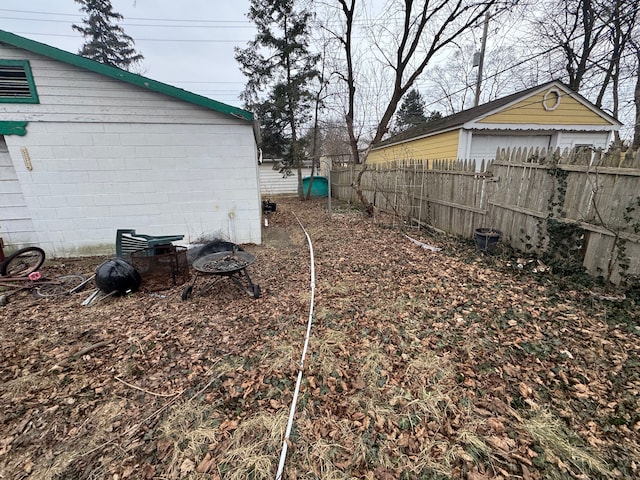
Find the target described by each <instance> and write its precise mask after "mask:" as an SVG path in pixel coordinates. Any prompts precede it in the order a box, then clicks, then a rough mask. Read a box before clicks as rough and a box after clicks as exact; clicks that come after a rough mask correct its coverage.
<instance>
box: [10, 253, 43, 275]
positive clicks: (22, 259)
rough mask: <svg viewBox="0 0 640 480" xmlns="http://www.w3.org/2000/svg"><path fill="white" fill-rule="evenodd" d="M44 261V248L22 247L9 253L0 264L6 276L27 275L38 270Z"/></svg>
mask: <svg viewBox="0 0 640 480" xmlns="http://www.w3.org/2000/svg"><path fill="white" fill-rule="evenodd" d="M43 263H44V250H42V249H41V248H40V247H27V248H21V249H20V250H18V251H17V252H14V253H12V254H11V255H9V256H8V257H7V258H6V259H5V261H4V262H2V265H0V275H2V276H4V277H26V276H27V275H29V274H30V273H33V272H35V271H37V270H38V269H39V268H40V267H41V266H42V264H43Z"/></svg>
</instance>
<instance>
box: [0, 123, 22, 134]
mask: <svg viewBox="0 0 640 480" xmlns="http://www.w3.org/2000/svg"><path fill="white" fill-rule="evenodd" d="M26 134H27V122H23V121H15V122H12V121H0V135H18V136H19V137H24V136H25V135H26Z"/></svg>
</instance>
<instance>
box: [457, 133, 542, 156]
mask: <svg viewBox="0 0 640 480" xmlns="http://www.w3.org/2000/svg"><path fill="white" fill-rule="evenodd" d="M550 141H551V136H549V135H473V137H472V140H471V152H470V155H469V157H470V158H473V159H475V160H493V159H494V158H495V157H496V150H497V149H498V148H508V147H510V148H511V149H512V150H513V148H514V147H515V148H517V147H545V148H546V147H548V146H549V142H550Z"/></svg>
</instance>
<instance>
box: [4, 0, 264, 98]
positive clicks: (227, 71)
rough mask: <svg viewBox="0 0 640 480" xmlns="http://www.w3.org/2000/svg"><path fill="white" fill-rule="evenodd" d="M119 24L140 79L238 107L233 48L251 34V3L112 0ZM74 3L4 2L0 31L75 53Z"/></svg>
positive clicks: (239, 85)
mask: <svg viewBox="0 0 640 480" xmlns="http://www.w3.org/2000/svg"><path fill="white" fill-rule="evenodd" d="M111 3H112V5H113V10H114V11H115V12H118V13H120V14H122V15H123V16H124V20H123V21H122V22H121V23H120V25H121V26H122V28H123V29H124V31H125V32H126V33H127V34H128V35H130V36H131V37H133V39H134V40H135V42H136V44H135V46H136V48H137V50H138V51H139V52H140V53H142V54H143V55H144V57H145V58H144V62H143V67H142V68H143V75H144V76H146V77H149V78H152V79H154V80H158V81H161V82H164V83H168V84H170V85H174V86H177V87H180V88H184V89H185V90H189V91H192V92H195V93H199V94H201V95H205V96H207V97H210V98H213V99H215V100H218V101H220V102H224V103H227V104H230V105H234V106H238V107H241V106H242V105H241V102H240V100H239V99H238V95H239V94H240V92H241V91H242V90H243V88H244V83H245V77H244V75H242V73H241V72H240V68H239V65H238V63H237V62H236V61H235V59H234V51H233V50H234V47H236V46H238V47H245V46H246V44H247V42H248V41H249V40H251V39H252V38H253V36H254V34H255V29H254V27H253V24H252V23H251V22H249V20H247V18H246V13H247V11H248V9H249V0H231V1H228V0H213V1H212V0H112V2H111ZM79 7H80V5H79V4H78V3H76V2H75V1H74V0H28V1H25V0H2V2H0V29H2V30H5V31H8V32H11V33H15V34H17V35H21V36H23V37H27V38H30V39H32V40H36V41H38V42H41V43H46V44H48V45H51V46H54V47H57V48H61V49H63V50H67V51H69V52H72V53H78V49H79V48H80V47H81V46H82V44H83V38H82V36H81V35H80V33H79V32H76V31H75V30H72V28H71V25H72V24H73V23H82V20H81V19H82V15H81V14H80V10H79Z"/></svg>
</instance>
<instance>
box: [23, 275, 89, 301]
mask: <svg viewBox="0 0 640 480" xmlns="http://www.w3.org/2000/svg"><path fill="white" fill-rule="evenodd" d="M86 280H87V279H86V277H85V276H83V275H62V276H61V277H57V278H55V279H54V280H43V281H42V283H40V284H38V285H37V286H36V287H35V288H34V289H33V294H34V295H35V296H36V297H38V298H49V297H64V296H65V295H70V294H71V291H72V290H75V291H76V292H77V291H80V289H79V288H78V289H76V287H78V286H79V285H83V284H84V285H86ZM84 285H83V286H84Z"/></svg>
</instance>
